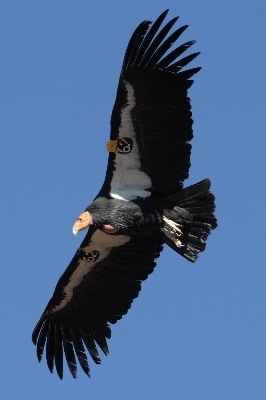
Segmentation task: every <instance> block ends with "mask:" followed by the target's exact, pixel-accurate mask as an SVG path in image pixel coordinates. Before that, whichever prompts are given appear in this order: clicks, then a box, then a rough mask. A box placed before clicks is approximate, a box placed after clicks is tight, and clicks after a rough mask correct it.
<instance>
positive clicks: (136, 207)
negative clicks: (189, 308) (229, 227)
mask: <svg viewBox="0 0 266 400" xmlns="http://www.w3.org/2000/svg"><path fill="white" fill-rule="evenodd" d="M167 12H168V10H166V11H165V12H163V13H162V14H161V15H160V16H159V18H158V19H157V20H156V21H155V22H154V23H153V24H152V25H151V22H150V21H144V22H142V23H141V24H140V25H139V26H138V27H137V29H136V30H135V32H134V33H133V35H132V37H131V39H130V41H129V44H128V47H127V50H126V53H125V58H124V62H123V66H122V71H121V75H120V79H119V83H118V89H117V96H116V100H115V104H114V108H113V112H112V116H111V135H110V140H109V142H108V144H107V150H108V151H109V159H108V165H107V171H106V177H105V180H104V183H103V186H102V188H101V190H100V192H99V194H98V195H97V196H96V198H95V199H94V201H93V202H92V203H91V204H90V205H89V206H88V207H87V208H86V210H85V212H84V213H82V214H81V215H80V216H79V218H78V219H77V221H76V222H75V224H74V226H73V233H74V234H77V232H78V231H80V230H82V229H86V228H89V229H88V233H87V235H86V237H85V238H84V240H83V242H82V243H81V245H80V247H79V249H78V250H77V252H76V254H75V255H74V257H73V259H72V260H71V262H70V264H69V266H68V267H67V269H66V271H65V272H64V273H63V275H62V276H61V278H60V279H59V281H58V283H57V285H56V288H55V291H54V294H53V297H52V298H51V300H50V301H49V303H48V305H47V307H46V309H45V310H44V312H43V314H42V316H41V318H40V320H39V322H38V323H37V325H36V327H35V329H34V331H33V335H32V339H33V343H34V344H35V345H36V347H37V357H38V360H39V361H40V360H41V358H42V355H43V352H44V349H45V348H46V360H47V365H48V368H49V370H50V371H51V372H53V369H54V367H55V368H56V370H57V373H58V375H59V377H60V378H61V379H62V378H63V354H65V358H66V362H67V364H68V367H69V370H70V372H71V374H72V376H73V377H74V378H76V376H77V361H78V362H79V364H80V366H81V368H82V369H83V371H84V372H85V373H86V374H87V375H89V374H90V369H89V364H88V360H87V355H86V351H88V352H89V354H90V355H91V357H92V359H93V360H94V361H95V362H96V363H97V364H98V363H100V356H99V353H98V349H97V347H96V345H98V346H99V347H100V348H101V349H102V351H103V352H104V354H106V355H108V347H107V342H106V339H109V338H110V337H111V330H110V327H109V325H108V323H112V324H114V323H116V321H117V320H118V319H121V318H122V316H123V315H124V314H126V313H127V311H128V310H129V308H130V306H131V303H132V301H133V299H134V298H136V297H137V296H138V293H139V291H140V289H141V282H142V281H143V280H145V279H146V278H147V277H148V275H149V274H150V273H151V272H152V271H153V269H154V267H155V265H156V263H155V259H156V258H158V257H159V255H160V252H161V251H162V249H163V244H164V243H166V244H167V245H169V246H170V247H171V248H172V249H173V250H175V251H176V252H177V253H179V254H181V255H182V256H183V257H185V258H187V259H188V260H189V261H193V262H194V261H195V260H196V258H197V257H198V254H199V252H201V251H203V250H204V249H205V246H206V244H205V242H206V239H207V236H208V234H209V233H210V231H211V230H212V229H214V228H215V227H216V226H217V221H216V219H215V217H214V215H213V212H214V209H215V205H214V196H213V194H212V193H211V192H210V190H209V189H210V180H209V179H205V180H203V181H201V182H199V183H197V184H195V185H193V186H190V187H188V188H186V189H183V181H184V180H185V179H186V178H187V177H188V173H189V167H190V151H191V144H190V143H189V142H190V141H191V139H192V138H193V134H192V123H193V121H192V118H191V111H190V109H191V106H190V99H189V98H188V95H187V92H188V89H189V88H190V86H191V85H192V83H193V80H191V77H192V76H193V75H194V74H195V73H196V72H198V71H199V70H200V68H192V69H188V70H183V67H185V66H186V65H187V64H188V63H189V62H190V61H192V60H193V59H194V58H195V57H196V56H197V55H198V54H199V53H193V54H190V55H188V56H186V57H184V58H181V59H180V58H179V57H180V56H181V54H182V53H183V52H185V51H186V50H187V49H188V48H189V47H190V46H191V45H192V44H193V43H194V41H189V42H186V43H184V44H182V45H181V46H179V47H177V48H175V49H174V50H172V51H170V52H168V50H169V49H170V48H171V46H172V45H173V44H174V43H175V42H176V40H177V39H178V37H179V36H180V35H181V33H182V32H183V31H184V30H185V29H186V28H187V25H186V26H183V27H181V28H178V29H177V30H175V31H174V32H173V33H169V32H170V30H171V28H172V27H173V26H174V24H175V23H176V21H177V18H173V19H172V20H171V21H169V22H168V23H167V24H166V25H165V26H164V27H163V28H161V25H162V23H163V21H164V19H165V17H166V14H167Z"/></svg>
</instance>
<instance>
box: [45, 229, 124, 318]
mask: <svg viewBox="0 0 266 400" xmlns="http://www.w3.org/2000/svg"><path fill="white" fill-rule="evenodd" d="M129 241H130V236H126V235H111V234H110V235H108V234H107V233H104V232H102V231H100V230H97V231H95V233H94V234H93V235H92V237H91V242H90V244H89V245H88V246H87V247H84V248H83V249H82V250H84V251H85V252H86V253H89V252H93V251H95V250H96V251H98V252H99V257H98V258H97V260H96V261H95V262H88V261H83V260H81V261H80V262H79V264H78V267H77V268H76V270H75V271H74V272H73V274H72V275H71V277H70V279H69V283H68V284H67V285H66V286H65V287H64V289H63V292H64V294H65V298H64V299H63V300H62V301H61V303H60V304H59V305H58V306H56V307H54V308H53V309H52V311H53V312H55V311H59V310H61V309H62V308H63V307H65V305H66V304H67V303H68V302H69V301H70V300H71V299H72V296H73V290H74V288H75V287H76V286H78V285H80V284H81V282H82V280H83V278H84V276H85V275H87V274H88V273H89V272H90V271H91V269H92V268H93V267H95V266H96V265H97V264H98V263H99V262H100V261H102V260H104V259H105V258H106V257H107V256H108V255H109V254H110V252H111V250H112V249H113V248H114V247H119V246H123V245H124V244H125V243H127V242H129Z"/></svg>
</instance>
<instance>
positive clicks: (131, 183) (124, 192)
mask: <svg viewBox="0 0 266 400" xmlns="http://www.w3.org/2000/svg"><path fill="white" fill-rule="evenodd" d="M124 83H125V87H126V90H127V102H128V105H127V106H126V107H125V108H123V109H122V111H121V125H120V127H119V139H122V138H123V137H129V138H131V139H132V141H133V149H132V151H131V152H130V153H128V154H119V153H116V155H115V168H116V169H115V171H114V172H113V178H112V181H111V192H110V195H111V197H113V198H115V199H120V200H134V199H136V198H137V197H138V196H139V197H148V196H150V192H149V191H148V190H147V189H149V188H150V187H151V186H152V182H151V179H150V177H149V176H148V175H147V174H145V172H143V171H141V164H140V158H139V149H138V145H137V142H136V134H135V130H134V126H133V123H132V118H131V114H130V112H131V110H132V109H133V108H134V107H135V105H136V103H135V96H134V89H133V87H132V86H131V85H130V84H129V83H128V82H126V81H125V82H124Z"/></svg>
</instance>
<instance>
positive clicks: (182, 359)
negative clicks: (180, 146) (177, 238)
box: [1, 1, 266, 400]
mask: <svg viewBox="0 0 266 400" xmlns="http://www.w3.org/2000/svg"><path fill="white" fill-rule="evenodd" d="M166 8H170V13H169V16H168V19H169V18H172V17H174V16H176V15H179V16H180V19H179V22H178V26H180V25H184V24H189V28H188V29H187V31H186V32H185V33H184V34H183V35H182V37H181V39H180V40H179V42H178V43H179V44H181V42H185V41H187V40H193V39H195V40H197V43H196V44H195V45H194V46H193V52H194V51H201V52H202V53H201V55H200V57H198V58H197V59H196V60H195V61H193V66H202V71H200V72H199V73H198V74H197V75H196V76H195V83H194V85H193V87H192V88H191V89H190V93H189V94H190V97H191V100H192V107H193V109H192V110H193V119H194V121H195V122H194V134H195V137H194V139H193V151H192V167H191V170H190V177H189V179H188V181H187V182H186V184H187V185H189V184H192V183H195V182H197V181H199V180H201V179H203V178H206V177H209V178H211V180H212V190H213V192H214V193H215V195H216V199H217V200H216V202H217V217H218V220H219V228H218V229H217V230H216V231H215V232H214V233H213V234H212V235H211V236H210V237H209V239H208V248H207V250H206V251H205V252H204V253H203V254H201V255H200V257H199V259H198V261H197V263H196V264H195V265H193V264H190V263H189V262H187V261H186V260H185V259H182V258H181V257H179V256H178V255H177V254H176V253H174V252H173V251H171V250H170V249H165V250H164V252H163V254H162V255H161V257H160V258H159V260H158V265H157V267H156V269H155V272H154V273H153V274H152V275H151V276H150V277H149V279H148V280H147V281H145V282H144V283H143V286H142V292H141V294H140V296H139V298H138V299H137V300H135V302H134V303H133V306H132V308H131V310H130V311H129V313H128V315H127V316H125V317H124V318H123V319H122V320H121V321H119V323H117V324H116V325H114V326H112V338H111V340H110V341H109V349H110V356H109V357H105V356H104V355H102V365H101V366H98V365H95V364H94V363H93V362H91V363H90V366H91V379H89V378H87V377H86V376H85V374H84V373H83V372H82V371H81V370H80V373H79V377H78V379H77V380H76V381H75V380H74V379H73V378H72V377H71V375H70V373H69V372H68V371H67V369H65V376H64V380H63V381H62V382H61V381H60V380H59V378H58V377H57V375H56V374H55V373H54V374H52V375H51V374H50V372H49V371H48V368H47V366H46V363H45V360H43V362H42V363H41V364H39V363H38V361H37V358H36V354H35V347H34V345H33V344H32V343H31V332H32V329H33V328H34V326H35V324H36V322H37V320H38V319H39V317H40V315H41V313H42V311H43V309H44V307H45V306H46V304H47V302H48V300H49V299H50V297H51V295H52V293H53V290H54V287H55V284H56V282H57V280H58V278H59V277H60V275H61V274H62V272H63V271H64V270H65V268H66V266H67V265H68V263H69V261H70V259H71V258H72V255H73V254H74V252H75V250H76V248H77V247H78V246H79V244H80V242H81V240H82V237H83V236H84V235H82V234H79V235H78V236H77V237H74V236H73V235H72V233H71V228H72V224H73V222H74V221H75V219H76V218H77V216H78V215H79V214H80V213H81V212H82V211H83V210H84V208H85V207H86V206H87V205H88V204H89V203H90V202H91V201H92V199H93V198H94V196H95V195H96V194H97V193H98V190H99V189H100V187H101V184H102V182H103V179H104V175H105V169H106V163H107V152H106V150H105V145H106V142H107V140H108V138H109V120H110V115H111V110H112V107H113V103H114V100H115V94H116V88H117V82H118V77H119V73H120V68H121V65H122V60H123V55H124V51H125V48H126V45H127V42H128V40H129V38H130V36H131V34H132V32H133V30H134V29H135V27H136V26H137V25H138V24H139V23H140V22H141V21H143V20H144V19H150V20H155V19H156V18H157V16H158V15H159V14H160V13H161V12H162V11H164V10H165V9H166ZM1 14H2V17H1V18H2V24H1V25H2V38H3V43H2V57H3V63H2V94H1V103H2V106H1V108H2V134H1V163H2V166H1V176H2V190H1V214H2V223H1V225H2V236H1V247H2V252H1V253H2V256H1V258H2V262H1V267H2V269H1V295H2V296H1V297H2V298H1V304H2V306H1V368H2V371H1V380H2V389H1V390H2V398H3V399H8V400H17V399H20V400H24V399H27V400H28V399H36V400H44V399H45V400H47V399H49V400H58V399H66V400H68V399H73V398H79V399H87V398H89V399H92V400H94V399H95V400H106V399H108V400H125V399H128V400H136V399H138V400H142V399H147V398H148V399H152V400H161V399H166V400H172V399H182V400H213V399H216V400H224V399H227V400H238V399H239V400H248V399H252V400H263V399H264V396H265V392H266V346H265V336H266V323H265V311H266V310H265V309H266V307H265V304H266V297H265V285H266V279H265V278H266V274H265V256H264V252H265V239H264V225H265V207H264V206H265V147H266V139H265V126H266V123H265V122H266V121H265V119H266V118H265V114H266V96H265V93H266V87H265V86H266V84H265V82H266V77H265V63H266V56H265V54H266V49H265V37H266V29H265V16H266V5H265V3H264V2H262V1H261V2H260V1H156V2H154V1H141V2H138V1H127V2H122V1H117V2H116V1H97V2H96V1H95V2H93V1H2V4H1ZM263 221H264V222H263Z"/></svg>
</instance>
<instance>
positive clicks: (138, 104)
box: [100, 10, 200, 196]
mask: <svg viewBox="0 0 266 400" xmlns="http://www.w3.org/2000/svg"><path fill="white" fill-rule="evenodd" d="M167 12H168V10H166V11H165V12H164V13H162V14H161V15H160V16H159V18H158V19H157V20H156V21H155V22H154V23H153V24H152V25H151V26H150V24H151V22H150V21H144V22H143V23H142V24H140V25H139V26H138V28H137V29H136V30H135V32H134V33H133V35H132V37H131V39H130V41H129V44H128V47H127V50H126V53H125V58H124V62H123V67H122V71H121V76H120V80H119V85H118V90H117V97H116V101H115V104H114V108H113V112H112V117H111V139H118V138H119V129H120V128H121V118H122V114H123V109H124V108H125V107H126V106H127V105H128V100H129V99H128V93H127V88H126V84H130V85H131V86H132V88H133V91H134V100H135V106H134V108H133V109H132V110H131V111H130V115H131V119H132V123H133V126H134V133H135V137H136V142H137V145H138V151H139V158H140V163H141V170H142V171H143V172H144V173H145V174H147V175H148V176H149V177H150V179H151V183H152V189H153V190H154V192H155V193H157V194H159V195H163V196H165V195H167V196H168V195H170V194H172V193H173V192H176V190H177V189H178V188H179V189H182V187H183V181H184V180H185V179H186V178H188V174H189V168H190V152H191V144H190V143H189V142H190V141H191V139H192V138H193V133H192V124H193V120H192V118H191V111H190V110H191V106H190V99H189V97H188V95H187V92H188V89H189V88H190V86H191V85H192V83H193V80H191V79H190V78H191V77H192V76H193V75H194V74H195V73H196V72H198V71H199V70H200V68H192V69H189V70H186V71H182V68H183V67H185V66H186V65H187V64H188V63H189V62H191V61H192V60H193V59H194V58H195V57H196V56H197V55H198V54H199V53H193V54H191V55H189V56H186V57H184V58H181V59H180V60H177V58H178V57H179V56H180V55H181V54H182V53H183V52H185V51H186V50H187V49H188V48H189V47H190V46H191V45H193V44H194V43H195V41H189V42H186V43H184V44H182V45H181V46H179V47H178V48H176V49H174V50H172V51H171V52H168V50H169V49H170V48H171V46H172V45H173V44H174V43H175V42H176V40H177V39H178V38H179V36H180V35H181V34H182V32H183V31H184V30H185V29H186V28H187V25H185V26H183V27H180V28H179V29H177V30H175V31H174V32H173V33H172V34H170V35H169V36H168V37H167V35H168V34H169V31H170V29H171V28H172V27H173V26H174V24H175V22H176V20H177V18H173V19H172V20H171V21H169V22H168V23H167V24H166V25H165V26H164V27H163V28H162V29H161V30H160V26H161V24H162V22H163V20H164V18H165V17H166V15H167ZM149 27H150V28H149ZM115 163H117V159H116V155H115V153H111V154H110V156H109V162H108V168H107V175H106V179H105V183H104V185H103V187H102V190H101V192H100V194H104V195H107V194H109V193H110V185H111V180H112V177H113V171H114V170H115ZM143 188H144V186H143ZM147 189H148V188H146V187H145V190H147Z"/></svg>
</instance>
